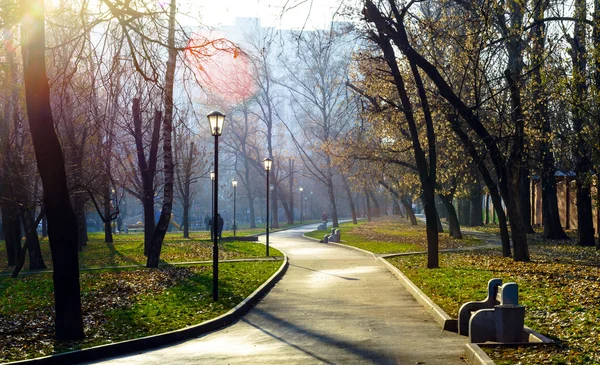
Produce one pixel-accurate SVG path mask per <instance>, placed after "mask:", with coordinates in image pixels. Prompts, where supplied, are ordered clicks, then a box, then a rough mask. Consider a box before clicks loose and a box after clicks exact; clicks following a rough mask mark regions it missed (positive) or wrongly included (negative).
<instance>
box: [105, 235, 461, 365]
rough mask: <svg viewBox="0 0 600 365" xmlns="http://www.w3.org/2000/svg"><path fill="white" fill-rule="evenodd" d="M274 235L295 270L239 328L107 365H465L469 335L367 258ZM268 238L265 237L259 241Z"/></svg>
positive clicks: (295, 237)
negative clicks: (443, 325)
mask: <svg viewBox="0 0 600 365" xmlns="http://www.w3.org/2000/svg"><path fill="white" fill-rule="evenodd" d="M313 229H315V226H305V227H303V228H302V229H295V230H288V231H283V232H278V233H273V234H271V240H270V242H271V245H272V246H273V247H276V248H277V249H279V250H280V251H283V252H285V253H286V254H287V255H288V257H289V259H290V266H289V269H288V271H287V273H286V274H285V276H284V277H283V278H282V279H281V281H280V282H279V283H277V285H275V287H274V288H273V289H272V290H271V292H270V293H269V294H268V295H267V296H266V297H265V298H264V299H263V300H262V301H261V302H260V303H259V304H258V305H257V306H256V307H255V308H254V309H252V310H251V311H250V312H249V313H248V314H246V315H245V316H244V317H242V319H240V320H239V321H238V322H237V323H235V324H234V325H232V326H229V327H227V328H224V329H222V330H220V331H216V332H213V333H210V334H208V335H205V336H202V337H199V338H196V339H192V340H189V341H186V342H183V343H180V344H177V345H174V346H169V347H165V348H162V349H158V350H153V351H148V352H144V353H141V354H137V355H133V356H123V357H120V358H115V359H112V360H108V361H104V362H102V363H103V364H128V365H129V364H145V365H147V364H161V365H164V364H260V365H269V364H407V365H409V364H410V365H414V364H426V365H431V364H440V365H442V364H443V365H453V364H464V363H465V362H464V361H463V360H462V359H461V355H462V354H463V349H464V344H465V342H466V338H465V337H461V336H458V335H456V334H454V333H450V332H445V331H441V330H440V328H439V327H438V326H437V324H436V323H435V322H434V321H433V319H432V318H431V317H430V316H429V315H428V314H427V313H426V312H425V311H424V310H423V308H422V307H421V306H420V305H419V304H418V303H417V302H416V301H415V300H414V299H413V298H412V296H411V295H410V294H409V293H408V292H407V291H406V290H405V289H404V287H403V286H402V285H401V284H400V283H399V282H398V280H397V279H396V278H395V277H393V276H392V275H391V274H390V273H389V271H387V269H385V268H383V267H382V266H380V265H379V263H378V262H377V261H376V260H375V259H374V258H373V257H372V256H370V255H366V254H364V253H361V252H358V251H355V250H352V249H347V248H342V247H337V246H335V245H327V244H322V243H318V242H316V241H312V240H308V239H306V238H303V237H302V233H303V232H305V231H308V230H313ZM262 238H263V239H264V237H262Z"/></svg>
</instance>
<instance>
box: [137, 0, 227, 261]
mask: <svg viewBox="0 0 600 365" xmlns="http://www.w3.org/2000/svg"><path fill="white" fill-rule="evenodd" d="M176 10H177V4H176V1H175V0H171V5H170V8H169V36H168V40H167V43H168V46H169V50H168V53H169V59H168V61H167V70H166V74H165V119H164V124H163V161H164V162H163V168H164V172H163V174H164V178H165V185H164V187H163V194H164V195H163V206H162V210H161V213H160V218H159V219H158V223H157V224H156V227H155V229H154V234H153V235H152V241H151V243H150V250H149V252H148V261H147V262H146V266H147V267H158V262H159V259H160V251H161V249H162V244H163V240H164V238H165V234H166V233H167V230H168V229H169V222H170V221H171V211H172V209H173V185H174V165H173V148H172V145H171V143H172V142H171V138H172V132H173V86H174V82H175V68H176V66H177V49H176V48H175V13H176ZM215 143H216V142H215ZM217 183H218V182H217ZM215 199H218V197H217V196H215ZM215 214H218V212H215Z"/></svg>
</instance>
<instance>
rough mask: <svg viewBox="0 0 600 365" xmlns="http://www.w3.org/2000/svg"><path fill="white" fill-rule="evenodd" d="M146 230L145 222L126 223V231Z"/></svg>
mask: <svg viewBox="0 0 600 365" xmlns="http://www.w3.org/2000/svg"><path fill="white" fill-rule="evenodd" d="M129 232H131V233H135V232H144V225H143V224H125V233H129Z"/></svg>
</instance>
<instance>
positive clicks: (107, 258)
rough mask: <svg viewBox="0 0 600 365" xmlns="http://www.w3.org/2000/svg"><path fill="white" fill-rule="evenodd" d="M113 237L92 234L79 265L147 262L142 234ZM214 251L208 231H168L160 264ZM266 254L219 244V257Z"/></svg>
mask: <svg viewBox="0 0 600 365" xmlns="http://www.w3.org/2000/svg"><path fill="white" fill-rule="evenodd" d="M240 235H243V234H242V233H240ZM113 238H114V242H113V243H105V242H104V234H103V233H90V234H89V239H90V240H89V242H88V244H87V246H85V247H83V250H82V251H81V252H80V253H79V267H80V268H82V269H85V268H98V267H114V266H129V265H145V264H146V257H145V256H144V244H143V241H144V235H143V233H130V234H118V235H113ZM0 242H1V241H0ZM2 244H3V242H2ZM40 246H41V249H42V255H43V257H44V262H45V263H46V265H47V266H48V267H49V268H52V260H51V258H50V247H49V245H48V239H47V238H44V239H43V240H42V241H41V243H40ZM212 250H213V243H212V242H211V241H210V237H209V236H208V233H206V232H192V234H191V237H190V238H182V237H181V233H168V234H167V235H166V236H165V240H164V243H163V246H162V250H161V255H160V258H161V263H162V264H168V263H177V262H192V261H208V260H211V259H212ZM270 251H271V252H270V254H271V256H283V254H282V253H281V252H279V251H278V250H276V249H273V248H271V250H270ZM263 256H265V246H264V245H263V244H261V243H258V242H249V241H231V242H226V241H223V242H222V243H221V244H219V260H232V259H245V258H254V257H263ZM7 262H8V261H7V259H6V250H0V264H1V265H3V266H1V267H0V273H8V272H10V271H11V270H12V268H9V267H8V266H6V264H7ZM28 262H29V258H28V257H26V259H25V266H24V268H27V267H28V265H29V264H28ZM23 271H27V270H23Z"/></svg>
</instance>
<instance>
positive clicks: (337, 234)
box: [323, 228, 342, 243]
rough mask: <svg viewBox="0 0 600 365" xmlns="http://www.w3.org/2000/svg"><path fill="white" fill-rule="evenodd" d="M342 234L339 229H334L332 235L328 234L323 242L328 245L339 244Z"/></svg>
mask: <svg viewBox="0 0 600 365" xmlns="http://www.w3.org/2000/svg"><path fill="white" fill-rule="evenodd" d="M341 236H342V235H341V233H340V230H339V229H335V228H333V229H332V230H331V234H326V235H325V237H323V242H324V243H328V242H337V243H339V242H340V240H341Z"/></svg>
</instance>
